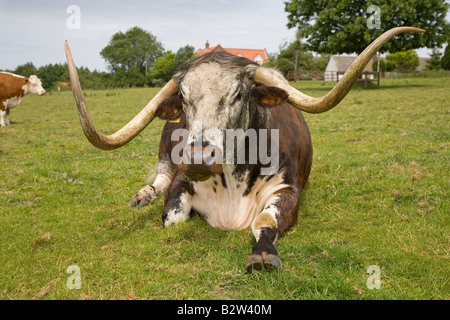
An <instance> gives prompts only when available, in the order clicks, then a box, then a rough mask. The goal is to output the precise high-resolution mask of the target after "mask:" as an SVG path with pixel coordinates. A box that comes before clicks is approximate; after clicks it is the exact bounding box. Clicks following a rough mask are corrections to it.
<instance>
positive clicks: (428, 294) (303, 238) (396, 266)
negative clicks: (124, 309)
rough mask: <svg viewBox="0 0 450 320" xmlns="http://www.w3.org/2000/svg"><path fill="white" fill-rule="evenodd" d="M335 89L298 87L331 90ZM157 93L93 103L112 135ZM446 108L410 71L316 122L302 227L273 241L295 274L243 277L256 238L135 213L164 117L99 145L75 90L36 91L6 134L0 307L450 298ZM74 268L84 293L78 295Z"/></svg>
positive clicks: (129, 93) (312, 121)
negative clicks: (49, 302)
mask: <svg viewBox="0 0 450 320" xmlns="http://www.w3.org/2000/svg"><path fill="white" fill-rule="evenodd" d="M333 84H334V83H325V82H298V83H296V84H295V86H296V87H297V88H299V89H300V90H302V91H304V92H305V93H307V94H310V95H312V96H321V95H323V94H325V93H326V92H327V91H328V90H330V89H331V87H332V85H333ZM157 91H158V90H157V89H153V88H142V89H117V90H99V91H86V92H85V95H86V99H87V102H88V106H89V107H90V111H91V115H92V117H93V119H94V121H95V123H96V125H97V126H98V127H99V129H100V130H101V131H102V132H104V133H112V132H113V131H115V130H117V129H119V128H120V127H121V126H122V125H124V124H125V123H126V122H128V121H129V120H130V119H131V118H132V117H134V115H135V114H136V113H137V112H138V111H140V109H141V108H142V107H143V106H144V105H145V104H146V103H147V102H148V100H149V99H150V98H151V97H152V96H153V95H154V94H156V92H157ZM449 110H450V78H427V79H424V78H411V79H392V80H382V81H381V87H380V88H378V89H377V88H373V89H368V90H365V89H362V88H358V87H357V88H354V89H353V90H352V91H351V92H350V93H349V95H348V96H347V97H346V98H345V99H344V100H343V101H342V102H341V103H340V105H339V106H337V107H336V108H335V109H333V110H332V111H329V112H328V113H324V114H319V115H311V114H305V117H306V119H307V122H308V125H309V128H310V131H311V135H312V139H313V146H314V157H313V167H312V172H311V176H310V180H309V183H308V185H307V188H306V191H305V192H304V194H303V197H302V204H301V207H300V213H299V219H298V223H297V225H296V226H295V227H294V228H293V229H291V230H290V231H289V232H287V233H286V234H284V235H283V236H282V237H281V238H279V239H278V245H277V249H278V253H279V256H280V258H281V260H282V261H283V264H284V268H283V270H279V271H275V272H270V273H269V272H264V271H254V272H253V273H246V272H245V260H246V257H247V255H249V254H250V253H251V247H252V245H253V244H254V241H255V240H254V237H253V235H252V232H251V230H250V229H247V230H240V231H223V230H220V229H214V228H212V227H210V226H209V225H208V224H207V223H206V222H205V221H204V220H203V219H202V218H201V217H199V216H195V217H193V218H192V219H189V220H188V221H187V222H185V223H182V224H179V225H176V226H172V227H169V228H163V227H162V222H161V212H162V208H163V198H162V197H161V198H159V199H158V200H157V201H156V202H155V203H154V204H153V205H152V206H149V207H145V208H142V209H136V208H129V207H128V206H127V205H128V202H129V201H130V200H131V197H132V196H133V195H134V194H135V193H136V192H137V191H139V189H141V188H142V187H143V186H144V185H146V184H147V181H146V180H147V179H148V178H149V176H150V175H151V172H152V171H155V170H156V164H157V156H158V146H159V136H160V132H161V129H162V125H163V121H161V120H155V121H154V122H153V123H152V124H151V125H150V126H149V127H147V129H145V130H144V131H143V132H142V133H141V134H140V135H139V136H138V137H137V138H136V139H134V140H133V141H132V142H130V143H129V144H128V145H126V146H124V147H122V148H121V149H118V150H115V151H101V150H98V149H96V148H95V147H93V146H92V145H91V144H90V143H89V142H88V141H87V140H86V138H85V137H84V135H83V133H82V130H81V127H80V125H79V121H78V117H77V115H76V109H75V103H74V100H73V96H72V93H71V92H69V91H65V92H60V93H50V94H47V95H46V96H43V97H35V96H27V97H25V98H24V100H23V102H22V104H21V105H20V106H19V107H17V108H16V109H14V110H12V112H11V117H10V119H11V126H9V127H0V139H1V143H0V168H1V171H0V244H1V246H0V265H1V268H0V299H286V300H287V299H289V300H291V299H450V284H449V279H450V269H449V250H450V242H449V239H450V237H449V225H450V215H449V213H450V207H449V198H450V197H449V196H450V192H449V190H450V188H449V178H450V175H449V160H450V158H449V148H450V136H449V133H450V131H449V123H450V121H449V120H450V119H449V118H450V117H449ZM292 138H293V139H295V137H292ZM72 265H76V266H78V267H79V270H80V277H81V288H80V289H72V290H70V289H69V288H68V287H67V280H68V279H69V277H70V276H71V274H68V273H67V272H66V271H67V268H68V267H69V266H72ZM370 266H376V268H379V269H378V270H379V273H378V274H369V273H367V269H368V268H369V267H370ZM376 276H379V279H380V280H381V283H380V286H379V289H376V288H374V289H370V288H369V287H368V286H367V282H368V281H369V283H372V282H371V281H372V280H371V279H375V278H374V277H376ZM370 277H372V278H370ZM373 283H374V282H373ZM372 288H373V287H372Z"/></svg>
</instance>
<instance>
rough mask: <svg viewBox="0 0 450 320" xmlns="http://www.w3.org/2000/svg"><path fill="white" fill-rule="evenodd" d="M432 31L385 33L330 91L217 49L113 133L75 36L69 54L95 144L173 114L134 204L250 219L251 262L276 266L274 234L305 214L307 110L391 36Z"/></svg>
mask: <svg viewBox="0 0 450 320" xmlns="http://www.w3.org/2000/svg"><path fill="white" fill-rule="evenodd" d="M423 31H424V30H421V29H416V28H411V27H401V28H394V29H392V30H389V31H387V32H385V33H384V34H383V35H381V36H380V37H379V38H378V39H376V40H375V41H374V42H373V43H372V44H370V45H369V46H368V47H367V49H366V50H364V52H363V53H361V55H360V56H359V57H358V58H357V59H356V60H355V62H354V63H353V64H352V65H351V66H350V68H349V69H348V70H347V72H346V73H345V75H344V76H343V78H342V79H341V80H340V81H339V82H338V84H337V85H336V86H335V87H334V88H333V89H332V90H331V91H330V92H329V93H328V94H326V95H325V96H323V97H321V98H314V97H310V96H308V95H306V94H303V93H302V92H300V91H298V90H297V89H295V88H293V87H292V86H290V84H289V83H288V82H287V81H286V80H285V79H284V78H283V77H282V76H281V74H279V73H278V72H276V71H274V70H270V69H266V68H263V67H261V66H259V65H257V64H255V63H253V62H252V61H250V60H247V59H245V58H242V57H237V56H233V55H231V54H229V53H226V52H213V53H209V54H207V55H204V56H201V57H199V58H197V59H195V60H192V61H189V62H187V63H186V64H184V65H183V66H182V67H180V69H179V70H178V71H177V72H176V73H175V75H174V76H173V79H172V80H171V81H169V83H167V84H166V86H165V87H164V88H163V89H162V90H161V91H160V92H159V93H158V94H157V95H156V96H155V97H154V98H153V99H152V100H151V101H150V102H149V103H148V104H147V106H145V108H144V109H143V110H142V111H141V112H140V113H139V114H138V115H137V116H136V117H135V118H134V119H133V120H131V121H130V122H129V123H128V124H127V125H126V126H124V127H123V128H122V129H120V130H119V131H118V132H116V133H114V134H112V135H110V136H105V135H103V134H101V133H100V132H99V131H98V130H97V128H96V127H95V125H94V123H93V122H92V119H91V117H90V116H89V111H88V109H87V106H86V101H85V99H84V97H83V93H82V91H81V87H80V83H79V79H78V75H77V72H76V68H75V65H74V63H73V59H72V56H71V53H70V50H69V47H68V45H67V43H66V55H67V60H68V65H69V73H70V78H71V82H72V89H73V93H74V96H75V101H76V104H77V110H78V115H79V118H80V121H81V125H82V127H83V130H84V133H85V135H86V137H87V138H88V139H89V141H90V142H91V143H92V144H94V145H95V146H96V147H98V148H100V149H104V150H111V149H115V148H118V147H120V146H123V145H124V144H126V143H127V142H129V141H130V140H131V139H133V138H134V137H135V136H136V135H138V134H139V132H141V131H142V130H143V129H144V128H145V126H146V125H148V124H149V123H150V122H151V121H152V120H153V119H154V118H155V117H159V118H161V119H165V120H167V122H166V124H165V126H164V129H163V132H162V135H161V142H160V147H159V163H158V172H157V176H156V180H155V182H154V183H153V184H152V185H151V186H150V185H149V186H145V187H144V188H142V189H141V191H140V192H139V193H137V194H136V195H135V196H134V197H133V198H132V200H131V203H130V205H131V206H138V207H142V206H144V205H148V204H150V203H152V202H153V201H154V199H155V198H156V197H157V196H158V195H161V194H164V195H165V202H164V209H163V212H162V220H163V224H164V226H169V225H171V224H176V223H181V222H183V221H184V220H186V219H188V218H189V216H190V213H191V212H197V213H199V214H200V215H201V216H203V217H204V218H205V220H206V221H207V222H208V223H209V224H210V225H211V226H213V227H219V228H223V229H242V228H247V227H251V228H252V231H253V234H254V236H255V239H256V242H255V244H254V246H253V248H252V251H251V254H250V255H249V256H248V258H247V262H246V269H247V270H249V271H251V270H253V269H260V268H265V269H269V270H270V269H274V268H279V267H281V260H280V258H279V257H278V254H277V250H276V248H275V241H276V239H277V238H278V237H279V236H281V234H283V233H284V232H285V231H286V230H288V229H289V228H290V227H292V226H293V225H294V224H295V223H296V221H297V217H298V210H299V205H300V196H301V194H302V190H303V187H304V186H305V184H306V182H307V180H308V176H309V173H310V169H311V164H312V144H311V136H310V133H309V130H308V126H307V125H306V122H305V120H304V118H303V116H302V112H301V111H300V110H302V111H305V112H309V113H320V112H325V111H327V110H330V109H331V108H333V107H335V106H336V105H337V104H338V103H339V102H340V101H341V100H342V99H343V98H344V97H345V95H346V94H347V93H348V92H349V91H350V89H351V87H352V85H353V84H354V83H355V81H356V80H357V78H358V76H359V75H360V74H361V72H362V71H363V69H364V67H365V66H366V65H367V63H368V62H369V61H370V59H371V58H372V57H373V56H374V54H375V53H376V52H377V51H378V50H379V49H380V48H381V46H383V44H385V43H386V42H387V41H389V39H391V38H392V37H393V36H395V35H397V34H399V33H402V32H423ZM236 132H241V133H244V135H243V136H242V135H241V142H243V145H244V147H243V148H242V149H239V148H236V150H237V151H239V150H240V151H241V153H239V152H237V153H235V152H234V151H235V150H234V149H235V147H236V146H237V145H238V144H236V145H234V142H233V143H232V144H228V142H229V139H228V134H230V133H231V134H235V133H236ZM268 135H270V136H271V137H270V138H268ZM274 136H275V139H272V138H273V137H274ZM219 137H221V138H223V137H226V138H225V139H219ZM251 139H254V141H253V145H257V144H258V145H259V144H260V142H261V141H263V140H265V143H266V144H269V145H266V146H265V147H266V148H265V151H266V152H267V151H268V150H269V149H270V150H271V151H270V157H271V159H272V160H274V162H275V163H276V166H273V167H272V166H270V167H269V168H268V164H270V163H268V162H267V161H266V160H267V157H266V156H267V155H268V153H266V152H262V153H258V155H259V158H255V159H253V160H252V152H251V150H252V149H251V143H246V142H245V141H246V140H249V141H251ZM232 141H234V137H233V139H232ZM183 142H184V145H181V146H182V147H180V144H181V143H183ZM262 146H264V144H263V145H262ZM274 146H275V148H273V147H274ZM260 147H261V145H260ZM196 150H197V151H196ZM229 154H231V156H230V157H228V155H229ZM198 155H201V156H200V157H197V156H198ZM253 155H254V154H253ZM224 156H225V158H226V161H223V158H224ZM239 156H243V157H242V159H241V160H243V161H239ZM180 158H181V159H182V160H183V161H181V162H179V160H180ZM184 160H186V161H184ZM192 160H193V161H192ZM217 160H219V161H217ZM228 160H231V161H228ZM267 169H270V170H267ZM272 169H274V170H272Z"/></svg>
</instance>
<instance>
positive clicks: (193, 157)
mask: <svg viewBox="0 0 450 320" xmlns="http://www.w3.org/2000/svg"><path fill="white" fill-rule="evenodd" d="M178 168H179V169H180V170H181V171H183V172H184V174H185V176H186V177H187V178H188V179H189V180H191V181H205V180H207V179H209V178H210V177H211V176H212V175H214V174H222V172H223V167H222V152H221V151H220V149H219V148H218V147H216V146H214V145H212V144H209V143H206V142H198V143H197V142H193V143H191V144H189V145H187V146H186V147H185V148H184V152H183V160H182V161H181V163H180V164H179V165H178Z"/></svg>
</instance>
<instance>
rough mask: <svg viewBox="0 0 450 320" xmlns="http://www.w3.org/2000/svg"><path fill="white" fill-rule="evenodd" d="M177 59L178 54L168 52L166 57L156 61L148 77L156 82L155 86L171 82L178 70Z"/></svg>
mask: <svg viewBox="0 0 450 320" xmlns="http://www.w3.org/2000/svg"><path fill="white" fill-rule="evenodd" d="M175 58H176V54H174V53H172V52H171V51H168V52H166V54H165V55H164V57H159V58H158V59H156V61H155V64H154V68H153V69H151V70H150V71H149V73H148V77H149V78H150V79H153V80H154V81H153V84H155V85H161V84H162V83H163V82H166V81H169V80H170V78H171V77H172V74H173V72H174V71H175V69H176V68H177V66H176V64H175Z"/></svg>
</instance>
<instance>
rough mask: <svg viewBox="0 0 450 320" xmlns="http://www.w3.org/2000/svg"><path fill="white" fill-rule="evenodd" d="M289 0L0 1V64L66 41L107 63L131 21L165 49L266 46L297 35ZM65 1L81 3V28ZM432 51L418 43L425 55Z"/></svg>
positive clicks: (273, 48)
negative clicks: (105, 53) (106, 54)
mask: <svg viewBox="0 0 450 320" xmlns="http://www.w3.org/2000/svg"><path fill="white" fill-rule="evenodd" d="M285 1H286V0H160V1H157V0H147V1H136V0H125V1H124V0H121V1H117V0H107V1H106V0H92V1H77V0H70V1H66V0H58V1H56V0H53V1H52V0H39V1H29V0H20V1H14V0H0V41H1V43H2V48H1V49H0V69H15V68H16V67H17V66H18V65H20V64H24V63H26V62H28V61H31V62H33V63H34V65H35V66H36V67H39V66H42V65H45V64H49V63H63V62H65V55H64V48H63V46H64V40H66V39H67V40H68V41H69V44H70V47H71V49H72V54H73V55H74V59H75V63H76V64H77V66H86V67H88V68H89V69H91V70H93V69H97V70H101V71H104V70H106V64H105V62H104V60H103V59H102V58H101V56H100V54H99V53H100V51H101V50H102V49H103V48H104V47H105V46H106V45H107V44H108V42H109V40H110V39H111V36H112V35H113V34H114V33H116V32H118V31H122V32H125V31H126V30H128V29H129V28H131V27H133V26H139V27H141V28H143V29H145V30H147V31H150V32H151V33H152V34H153V35H154V36H156V37H157V39H158V40H159V41H160V42H161V43H162V44H163V45H164V48H165V49H166V50H172V51H177V50H178V49H179V48H180V47H183V46H185V45H188V44H189V45H192V46H194V47H195V49H196V50H197V49H200V48H204V46H205V42H206V40H208V41H209V43H210V45H211V46H216V45H217V44H220V45H222V46H223V47H229V48H249V49H264V48H265V49H267V51H268V52H269V53H274V52H278V49H279V46H280V45H281V44H282V43H283V42H286V41H292V40H294V39H295V33H296V32H295V30H294V29H288V28H287V27H286V24H287V13H285V12H284V2H285ZM70 5H77V6H78V7H79V8H80V15H79V17H80V20H79V22H80V25H79V26H80V28H79V29H70V28H69V27H68V26H67V22H68V20H69V22H70V23H69V25H71V26H73V23H75V22H76V20H74V19H73V17H74V16H73V14H72V12H70V13H67V10H68V7H69V6H70ZM430 51H431V50H426V49H423V50H419V51H418V53H419V55H420V56H426V55H427V53H428V52H430Z"/></svg>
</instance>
